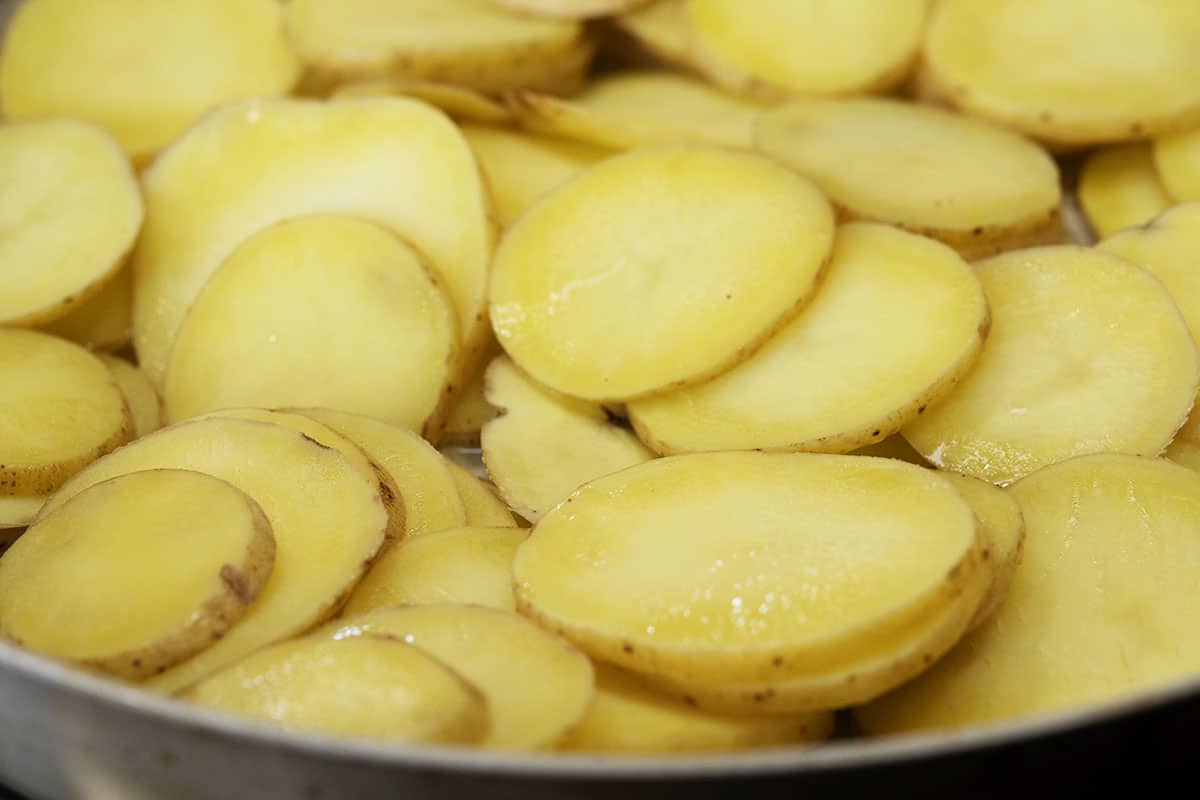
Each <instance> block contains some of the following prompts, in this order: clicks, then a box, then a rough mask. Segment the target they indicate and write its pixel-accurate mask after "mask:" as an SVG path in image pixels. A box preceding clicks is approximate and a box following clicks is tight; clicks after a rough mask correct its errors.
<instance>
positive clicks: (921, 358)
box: [484, 223, 989, 488]
mask: <svg viewBox="0 0 1200 800" xmlns="http://www.w3.org/2000/svg"><path fill="white" fill-rule="evenodd" d="M988 325H989V318H988V308H987V302H986V300H985V299H984V296H983V289H982V287H980V285H979V281H978V279H976V277H975V274H974V272H973V271H972V269H971V267H970V266H969V265H968V264H967V263H966V262H965V261H963V260H962V259H961V258H960V257H959V256H958V255H957V254H956V253H955V252H954V251H953V250H951V249H950V248H949V247H946V246H945V245H942V244H940V243H938V242H935V241H933V240H931V239H926V238H924V237H921V236H914V235H913V234H910V233H905V232H903V231H900V230H897V229H895V228H889V227H886V226H883V225H875V224H870V223H854V224H850V225H846V226H843V227H842V228H841V229H839V231H838V234H837V239H836V241H835V243H834V248H833V258H832V261H831V263H830V266H829V273H828V276H827V277H826V279H825V282H824V284H823V285H822V288H821V291H820V292H819V293H818V294H817V296H816V298H815V299H814V300H813V301H812V304H811V305H810V306H809V307H808V308H807V309H805V310H804V312H803V313H801V314H800V316H798V317H797V318H796V319H795V320H793V321H792V322H791V323H790V324H788V325H787V326H786V327H785V328H784V329H783V330H781V331H780V332H779V333H777V334H775V336H773V337H772V338H771V339H770V341H768V342H767V343H766V345H764V346H763V347H762V349H760V350H759V351H758V352H757V353H755V354H754V355H752V356H750V358H748V359H747V360H745V361H743V362H742V363H741V364H738V365H737V366H736V367H734V368H733V369H731V370H730V371H728V372H726V373H724V374H723V375H720V376H718V377H717V378H714V379H713V380H711V381H709V382H708V383H703V384H700V385H699V386H690V387H687V388H684V389H679V390H676V391H673V392H668V393H665V394H659V395H655V396H654V397H649V398H646V399H644V400H635V401H634V402H632V403H630V404H629V418H630V421H632V423H633V427H634V429H635V430H636V431H637V432H638V436H640V437H641V439H642V441H644V442H646V443H647V444H648V445H650V447H652V448H653V449H654V450H656V451H657V452H660V453H680V452H689V451H698V450H808V451H815V452H826V453H846V452H849V451H851V450H854V449H855V448H858V447H862V446H864V445H867V444H870V443H872V442H877V441H879V440H881V439H883V438H885V437H887V436H890V435H891V434H893V433H895V432H897V431H898V430H900V428H901V427H902V426H903V425H905V424H907V423H908V422H910V421H912V420H914V419H916V418H917V417H918V415H920V414H923V413H924V412H925V409H926V408H928V407H929V406H930V405H931V404H933V403H936V402H937V401H938V400H940V399H941V398H942V397H943V396H945V395H946V394H947V393H949V392H950V391H952V390H953V388H954V386H955V384H957V383H958V382H959V381H960V380H961V379H962V377H963V376H964V375H965V374H966V373H967V371H968V370H969V369H970V368H971V365H972V364H974V363H975V359H976V357H977V356H978V355H979V351H980V349H981V348H982V346H983V340H984V338H985V336H986V334H987V329H988ZM493 424H496V423H493ZM484 455H485V456H486V455H487V452H486V450H485V452H484ZM497 483H498V485H501V486H502V484H500V483H499V482H497ZM502 488H503V487H502Z"/></svg>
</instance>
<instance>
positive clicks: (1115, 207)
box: [1078, 143, 1171, 239]
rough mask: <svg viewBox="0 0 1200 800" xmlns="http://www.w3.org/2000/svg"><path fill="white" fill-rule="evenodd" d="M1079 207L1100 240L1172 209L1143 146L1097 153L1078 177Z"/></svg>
mask: <svg viewBox="0 0 1200 800" xmlns="http://www.w3.org/2000/svg"><path fill="white" fill-rule="evenodd" d="M1078 193H1079V203H1080V205H1082V206H1083V210H1084V213H1085V214H1087V220H1088V224H1090V225H1091V226H1092V231H1093V232H1094V233H1095V234H1096V235H1097V236H1098V237H1100V238H1101V239H1103V238H1104V237H1106V236H1111V235H1112V234H1114V233H1116V232H1117V231H1119V230H1121V229H1123V228H1132V227H1133V226H1135V225H1144V224H1145V223H1147V222H1149V221H1150V220H1152V219H1154V218H1155V217H1157V216H1158V215H1159V214H1161V213H1162V212H1164V211H1166V210H1167V209H1168V208H1170V206H1171V198H1170V197H1168V196H1167V190H1166V188H1164V187H1163V182H1162V179H1161V178H1159V176H1158V168H1157V167H1155V165H1154V150H1153V148H1152V147H1151V146H1150V145H1149V144H1146V143H1138V144H1126V145H1120V146H1117V147H1108V148H1104V149H1102V150H1096V151H1095V152H1093V153H1092V154H1091V156H1089V157H1088V160H1087V161H1086V162H1085V163H1084V165H1083V169H1082V170H1081V171H1080V173H1079V189H1078Z"/></svg>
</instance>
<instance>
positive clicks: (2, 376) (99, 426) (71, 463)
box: [0, 328, 133, 498]
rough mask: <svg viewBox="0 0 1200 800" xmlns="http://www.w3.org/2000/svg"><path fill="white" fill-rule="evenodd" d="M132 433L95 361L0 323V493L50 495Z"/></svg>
mask: <svg viewBox="0 0 1200 800" xmlns="http://www.w3.org/2000/svg"><path fill="white" fill-rule="evenodd" d="M132 436H133V418H132V416H131V415H130V411H129V407H128V405H127V404H126V402H125V396H124V395H122V394H121V390H120V388H118V387H117V384H116V382H115V381H114V380H113V377H112V375H111V374H110V373H109V371H108V369H107V368H106V367H105V366H104V364H103V363H101V361H100V359H98V358H96V357H95V356H93V355H92V354H91V353H89V352H87V351H86V350H84V349H83V348H82V347H79V346H78V345H74V344H71V343H70V342H67V341H64V340H62V339H56V338H55V337H53V336H49V335H47V334H44V333H37V332H35V331H23V330H12V329H3V328H0V496H15V497H21V498H29V497H41V496H45V495H47V494H50V493H51V492H53V491H54V490H55V489H57V488H58V487H59V486H61V485H62V484H63V483H64V482H65V481H66V480H67V479H68V478H70V477H71V476H72V475H74V474H75V473H76V472H78V471H79V470H81V469H83V468H84V467H85V466H87V465H88V464H90V463H91V462H93V461H95V460H96V459H97V458H99V457H100V456H102V455H104V454H105V453H107V452H109V451H110V450H113V449H115V448H117V447H120V446H121V445H123V444H125V442H127V441H129V439H130V438H131V437H132Z"/></svg>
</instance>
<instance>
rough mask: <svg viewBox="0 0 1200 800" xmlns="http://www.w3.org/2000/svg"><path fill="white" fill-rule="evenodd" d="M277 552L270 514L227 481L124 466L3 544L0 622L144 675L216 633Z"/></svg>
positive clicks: (33, 644)
mask: <svg viewBox="0 0 1200 800" xmlns="http://www.w3.org/2000/svg"><path fill="white" fill-rule="evenodd" d="M184 555H186V557H181V556H184ZM274 560H275V539H274V537H273V536H272V534H271V524H270V523H269V522H268V521H267V518H266V516H264V515H263V512H262V509H261V508H259V505H258V503H256V502H254V500H253V499H251V498H250V497H248V496H246V495H245V494H244V493H243V492H242V491H240V490H239V489H237V488H235V487H234V486H232V485H230V484H228V483H226V482H225V481H223V480H219V479H217V478H214V477H211V476H209V475H204V474H202V473H199V472H188V471H186V470H175V469H156V470H147V471H145V472H134V473H130V474H128V475H121V476H118V477H116V478H112V479H110V480H107V481H102V482H101V483H98V484H96V485H94V486H92V487H90V488H88V489H86V490H84V491H82V492H80V493H79V494H77V495H75V496H74V497H72V498H71V499H70V500H68V501H66V502H65V503H62V504H59V505H58V507H57V508H56V509H55V511H54V513H52V514H48V515H43V516H42V517H41V518H40V519H39V520H38V522H37V524H35V525H33V526H31V527H30V528H29V530H27V531H26V532H25V535H24V536H22V537H21V538H20V540H19V541H17V542H16V543H15V544H14V545H13V546H12V548H11V549H10V550H9V551H8V553H6V554H5V556H4V559H3V560H2V561H0V631H3V633H4V635H5V636H7V637H8V638H9V639H11V640H12V641H15V642H16V643H18V644H20V645H22V646H24V647H27V648H29V649H30V650H34V651H37V652H39V653H43V654H45V655H48V656H52V657H54V658H59V659H63V660H65V661H70V662H75V663H78V664H80V665H82V666H85V667H89V668H92V669H96V670H99V671H101V672H107V673H110V674H112V675H117V676H120V677H123V678H129V679H132V680H139V679H142V678H147V677H149V676H151V675H156V674H159V673H161V672H163V670H165V669H166V668H168V667H170V666H172V665H174V664H177V663H179V662H180V661H183V660H184V659H185V658H188V657H189V656H191V655H193V654H195V653H197V652H199V651H200V650H203V649H204V648H206V647H208V646H209V645H210V644H212V643H213V642H214V641H216V640H218V639H220V638H221V637H222V636H224V635H225V634H226V633H227V632H228V631H229V629H230V628H231V627H232V626H233V625H235V624H236V623H237V622H238V620H239V619H241V618H242V616H243V614H245V612H246V609H247V607H249V605H250V604H251V603H252V602H254V599H255V598H256V597H257V596H258V594H259V592H260V591H261V590H262V588H263V586H264V585H265V584H266V583H267V579H268V577H269V576H270V574H271V567H272V564H273V563H274Z"/></svg>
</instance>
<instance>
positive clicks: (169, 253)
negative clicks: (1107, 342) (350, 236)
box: [133, 98, 492, 388]
mask: <svg viewBox="0 0 1200 800" xmlns="http://www.w3.org/2000/svg"><path fill="white" fill-rule="evenodd" d="M144 183H145V191H146V208H147V216H146V226H145V230H144V231H143V233H142V237H141V239H140V241H139V242H138V248H137V251H136V253H135V256H134V262H133V264H134V270H135V275H136V283H135V294H134V337H135V345H136V347H137V352H138V361H139V363H140V364H141V367H142V369H144V370H146V374H147V375H149V376H150V379H151V380H152V381H154V383H155V385H156V386H158V387H160V388H161V386H162V381H163V377H164V373H165V371H166V366H167V357H168V354H169V351H170V348H171V345H172V344H173V343H174V341H175V336H176V334H177V333H178V331H179V328H180V326H181V325H182V323H183V320H184V315H185V314H186V312H187V309H188V307H189V306H190V305H191V304H192V302H193V301H194V300H195V299H196V297H197V295H199V293H200V290H201V289H202V288H203V286H204V284H205V283H206V282H207V281H208V279H209V277H210V276H211V275H212V274H213V273H214V272H215V271H216V269H217V267H218V266H220V265H221V263H222V262H223V261H224V260H225V259H226V258H227V257H228V256H229V254H230V253H232V252H233V250H234V249H235V248H237V247H238V246H239V245H241V244H242V242H243V241H244V240H245V239H247V238H248V237H249V236H251V235H252V234H254V233H255V232H257V231H259V230H261V229H263V228H265V227H268V226H270V225H273V224H275V223H277V222H280V221H282V220H285V219H288V218H291V217H297V216H301V215H303V214H310V213H336V214H346V215H349V216H358V217H363V218H365V219H369V220H372V221H374V222H375V223H376V224H380V225H383V226H385V227H387V228H389V229H391V230H392V231H393V232H394V233H396V234H398V235H399V236H400V238H402V239H404V240H405V241H407V242H409V243H410V244H411V245H412V246H413V247H414V248H415V249H416V250H417V251H418V252H420V253H421V254H423V255H424V256H425V257H426V258H427V259H428V260H429V264H430V266H431V267H433V270H434V272H435V273H437V276H438V278H439V279H440V281H441V282H442V285H443V286H445V288H446V291H447V294H448V295H449V297H450V300H451V301H452V304H453V306H454V309H455V312H456V314H457V318H458V322H459V330H460V332H461V337H462V342H463V347H464V349H463V357H464V359H468V360H469V357H470V356H471V355H472V354H473V353H474V348H475V347H477V346H478V345H480V344H482V341H483V340H484V339H483V335H484V333H485V332H486V330H487V321H486V320H485V319H484V318H483V314H484V311H485V310H486V308H485V302H486V301H485V297H484V295H485V291H486V284H487V263H488V259H489V257H490V253H491V245H492V242H491V239H492V231H491V227H490V223H489V219H488V205H487V195H486V192H485V189H484V186H483V182H482V180H481V179H480V177H479V170H478V169H477V168H476V166H475V159H474V158H473V157H472V155H471V151H470V148H469V147H467V144H466V142H465V141H463V138H462V136H461V135H460V134H459V133H458V130H457V129H456V128H455V127H454V125H453V124H452V123H451V122H450V121H449V120H447V119H446V117H445V116H444V115H442V114H441V113H439V112H438V111H436V110H434V109H432V108H430V107H429V106H427V105H425V104H424V103H418V102H416V101H413V100H404V99H400V98H363V99H358V100H342V101H337V102H333V103H317V102H312V101H301V100H277V101H269V102H261V103H243V104H236V105H233V106H229V107H226V108H223V109H221V110H220V111H217V112H215V113H213V114H210V115H209V116H208V117H206V118H205V120H204V121H203V122H201V123H200V124H199V125H197V126H196V127H194V128H193V129H192V130H191V131H190V132H189V133H188V134H187V135H186V136H185V137H184V138H183V139H181V140H180V141H179V142H178V143H176V144H175V146H173V147H172V148H171V149H170V150H169V151H168V152H167V153H164V154H163V156H162V157H161V158H160V159H158V161H156V162H155V164H154V166H153V167H152V168H151V169H150V170H148V171H147V172H146V174H145V176H144Z"/></svg>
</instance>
